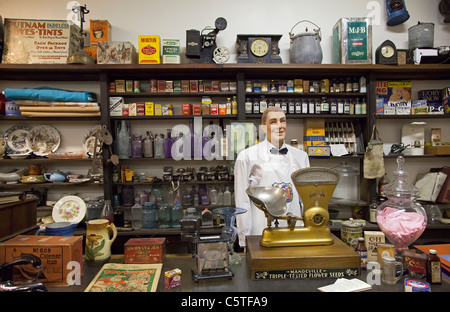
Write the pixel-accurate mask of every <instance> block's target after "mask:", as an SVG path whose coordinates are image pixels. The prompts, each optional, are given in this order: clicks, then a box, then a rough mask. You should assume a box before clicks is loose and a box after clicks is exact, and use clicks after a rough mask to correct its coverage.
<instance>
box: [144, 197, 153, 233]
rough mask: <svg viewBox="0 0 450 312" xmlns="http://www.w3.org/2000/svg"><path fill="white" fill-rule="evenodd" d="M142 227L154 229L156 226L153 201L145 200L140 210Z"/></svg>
mask: <svg viewBox="0 0 450 312" xmlns="http://www.w3.org/2000/svg"><path fill="white" fill-rule="evenodd" d="M142 227H143V228H144V229H154V228H155V227H156V211H155V203H152V202H146V203H145V204H144V211H143V212H142Z"/></svg>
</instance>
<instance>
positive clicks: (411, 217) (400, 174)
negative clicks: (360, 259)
mask: <svg viewBox="0 0 450 312" xmlns="http://www.w3.org/2000/svg"><path fill="white" fill-rule="evenodd" d="M404 163H405V160H404V158H403V156H399V157H398V158H397V164H398V168H397V171H395V172H394V180H393V181H392V182H391V183H389V184H387V185H385V186H384V188H383V191H384V193H385V194H386V196H387V198H388V200H387V201H385V202H384V203H382V204H381V205H379V206H378V208H377V212H376V219H377V223H378V226H379V227H380V229H381V231H383V233H384V234H385V235H386V238H387V239H388V240H389V241H390V242H391V243H392V244H393V245H394V246H395V251H396V257H398V258H400V257H401V256H402V253H403V251H406V250H408V246H409V245H410V244H412V243H413V242H415V241H416V240H417V239H418V238H419V237H420V235H422V233H423V231H424V230H425V228H426V226H427V215H426V212H425V209H423V207H422V206H420V204H418V203H416V202H415V198H416V197H417V196H418V195H419V189H417V188H416V187H415V186H414V185H412V184H410V183H408V181H407V176H408V174H407V173H406V171H404V170H403V165H404Z"/></svg>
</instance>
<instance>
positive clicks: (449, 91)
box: [441, 87, 450, 114]
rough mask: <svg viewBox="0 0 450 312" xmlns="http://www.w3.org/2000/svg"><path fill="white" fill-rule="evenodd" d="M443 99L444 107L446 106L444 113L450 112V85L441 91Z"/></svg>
mask: <svg viewBox="0 0 450 312" xmlns="http://www.w3.org/2000/svg"><path fill="white" fill-rule="evenodd" d="M441 92H442V93H441V100H442V107H443V108H444V113H446V114H450V103H449V98H450V87H447V88H444V89H442V91H441Z"/></svg>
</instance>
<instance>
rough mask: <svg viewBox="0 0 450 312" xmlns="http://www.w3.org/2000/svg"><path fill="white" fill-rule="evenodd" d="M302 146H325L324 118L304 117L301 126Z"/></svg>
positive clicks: (305, 147)
mask: <svg viewBox="0 0 450 312" xmlns="http://www.w3.org/2000/svg"><path fill="white" fill-rule="evenodd" d="M303 146H304V149H305V150H308V146H321V147H326V146H325V119H323V118H317V119H315V118H314V119H311V118H310V119H306V120H305V126H304V128H303Z"/></svg>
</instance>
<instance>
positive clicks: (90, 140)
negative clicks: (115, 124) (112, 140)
mask: <svg viewBox="0 0 450 312" xmlns="http://www.w3.org/2000/svg"><path fill="white" fill-rule="evenodd" d="M101 127H102V126H101V125H97V126H95V127H93V128H92V129H91V130H89V132H88V133H86V135H85V136H84V139H83V148H84V151H85V152H86V154H87V155H89V156H92V155H93V154H94V148H95V136H96V134H97V131H98V130H99V129H100V128H101ZM97 144H99V146H97V153H100V152H101V151H102V145H103V143H102V142H100V141H99V142H98V143H97Z"/></svg>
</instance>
